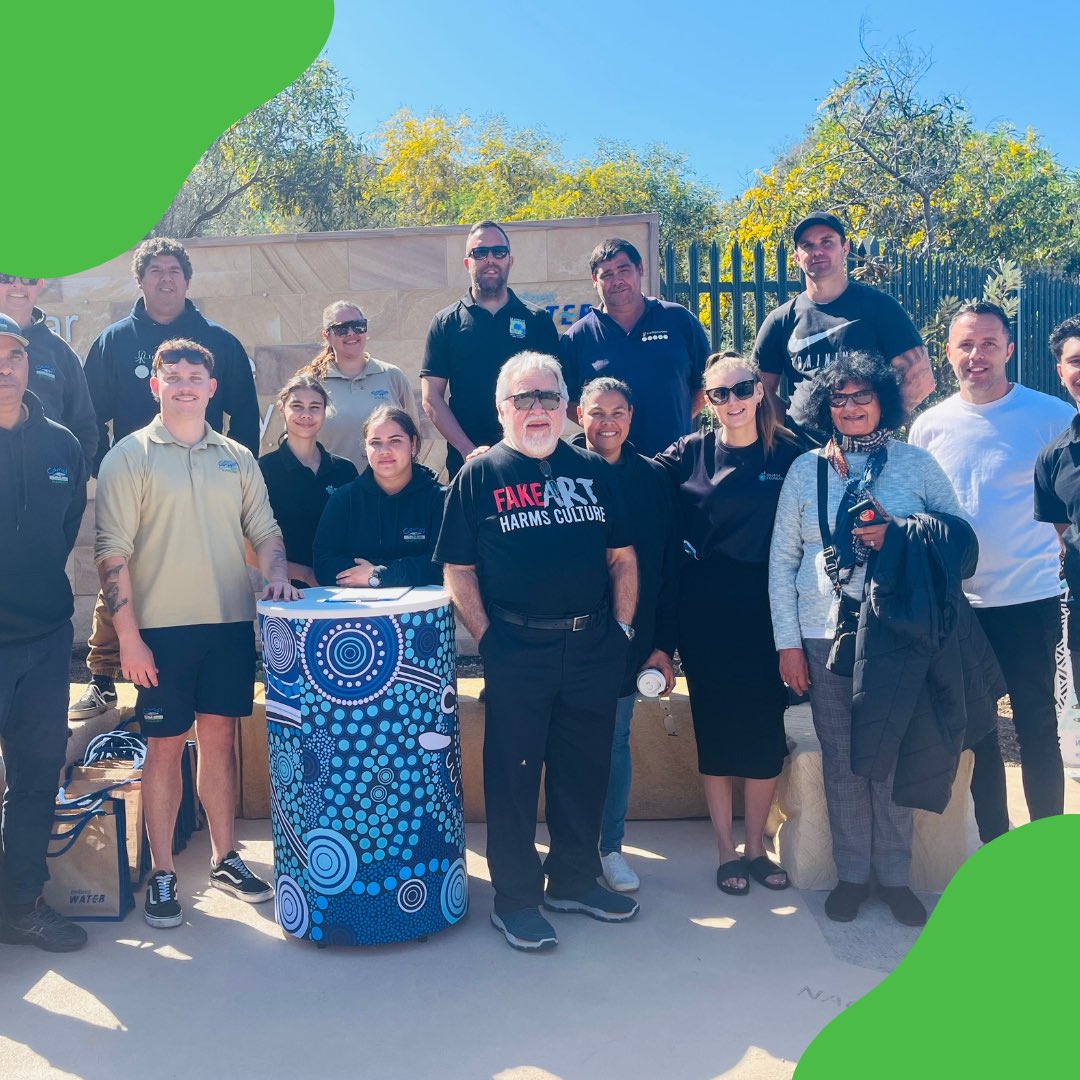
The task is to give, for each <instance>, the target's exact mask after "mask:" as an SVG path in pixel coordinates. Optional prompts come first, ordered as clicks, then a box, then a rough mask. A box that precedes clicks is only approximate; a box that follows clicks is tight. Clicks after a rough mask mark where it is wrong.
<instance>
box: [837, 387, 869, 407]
mask: <svg viewBox="0 0 1080 1080" xmlns="http://www.w3.org/2000/svg"><path fill="white" fill-rule="evenodd" d="M876 397H877V393H876V392H875V391H873V390H856V391H855V393H854V394H830V395H829V405H830V407H831V408H834V409H842V408H843V407H844V406H845V405H846V404H847V403H848V402H849V401H851V402H854V403H855V404H856V405H869V404H870V402H871V401H873V400H874V398H876Z"/></svg>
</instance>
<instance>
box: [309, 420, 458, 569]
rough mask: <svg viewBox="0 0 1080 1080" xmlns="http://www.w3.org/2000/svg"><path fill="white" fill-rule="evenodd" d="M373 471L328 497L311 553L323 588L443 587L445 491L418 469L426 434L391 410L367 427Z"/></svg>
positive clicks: (367, 449)
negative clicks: (440, 541) (439, 557)
mask: <svg viewBox="0 0 1080 1080" xmlns="http://www.w3.org/2000/svg"><path fill="white" fill-rule="evenodd" d="M364 451H365V454H366V455H367V462H368V468H367V469H366V470H365V471H364V472H363V473H361V474H360V475H359V476H358V477H357V478H356V479H355V480H353V481H352V482H351V483H349V484H346V485H345V486H344V487H342V488H339V489H338V490H337V491H335V492H334V494H333V495H331V496H330V501H329V502H328V503H327V504H326V509H325V510H324V511H323V514H322V518H321V519H320V520H319V527H318V529H317V530H316V532H315V543H314V545H313V549H312V557H313V559H314V568H315V577H316V579H317V580H318V582H319V584H320V585H341V586H345V587H349V588H358V587H359V588H363V587H367V588H376V589H377V588H379V587H381V586H391V585H441V584H442V570H441V568H440V567H439V566H438V565H437V564H436V563H433V562H432V560H431V554H432V552H433V551H434V549H435V540H436V538H437V537H438V535H439V526H440V524H441V522H442V512H443V495H444V491H443V488H442V486H441V485H440V484H439V482H438V480H437V479H436V476H435V474H434V473H433V472H432V471H431V470H430V469H429V468H427V466H425V465H419V464H417V461H416V458H417V456H418V455H419V453H420V432H419V431H418V430H417V427H416V423H415V422H414V420H413V418H412V417H411V416H410V415H409V414H408V413H407V412H406V411H405V410H404V409H399V408H397V407H395V406H391V405H382V406H380V407H379V408H377V409H376V410H375V411H374V412H373V413H372V414H371V415H370V416H369V417H368V418H367V420H366V421H365V422H364Z"/></svg>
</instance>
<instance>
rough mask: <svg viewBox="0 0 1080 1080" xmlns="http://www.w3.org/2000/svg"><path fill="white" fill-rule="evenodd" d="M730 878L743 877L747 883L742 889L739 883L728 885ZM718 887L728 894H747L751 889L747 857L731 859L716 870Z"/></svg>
mask: <svg viewBox="0 0 1080 1080" xmlns="http://www.w3.org/2000/svg"><path fill="white" fill-rule="evenodd" d="M730 878H742V879H743V881H744V882H745V884H744V885H743V887H742V888H741V889H740V888H739V887H738V886H737V885H728V884H727V882H728V880H729V879H730ZM716 887H717V888H718V889H719V890H720V891H721V892H725V893H727V894H728V896H745V895H746V894H747V893H748V892H749V891H750V877H749V875H748V874H747V872H746V860H745V859H731V860H729V861H728V862H726V863H721V864H720V866H719V868H718V869H717V871H716Z"/></svg>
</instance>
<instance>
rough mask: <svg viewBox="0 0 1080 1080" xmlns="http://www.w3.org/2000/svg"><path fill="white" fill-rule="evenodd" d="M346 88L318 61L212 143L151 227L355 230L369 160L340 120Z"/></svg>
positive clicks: (175, 230) (364, 212)
mask: <svg viewBox="0 0 1080 1080" xmlns="http://www.w3.org/2000/svg"><path fill="white" fill-rule="evenodd" d="M351 97H352V93H351V91H350V90H349V89H348V87H347V85H346V83H345V80H344V79H343V78H342V76H341V75H340V74H339V72H338V71H337V69H336V68H335V67H334V66H333V65H332V64H331V63H330V62H329V61H327V60H317V61H316V62H315V63H314V64H312V65H311V67H309V68H308V69H307V71H305V72H304V74H303V75H302V76H301V77H300V78H299V79H297V80H296V82H294V83H292V84H291V85H290V86H288V87H287V88H286V89H285V90H283V91H282V92H281V93H280V94H278V95H277V96H276V97H274V98H271V100H270V101H268V102H266V104H265V105H262V106H260V107H259V108H258V109H256V110H255V111H254V112H251V113H249V114H248V115H247V116H246V117H244V119H243V120H241V121H239V122H238V123H236V124H234V125H233V126H232V127H231V128H229V129H228V130H227V131H226V132H225V133H224V134H223V135H221V136H220V137H219V138H218V139H216V140H215V141H214V143H213V144H212V145H211V146H210V147H209V149H208V150H207V151H206V153H205V154H203V156H202V157H201V158H200V159H199V161H198V163H197V164H196V166H195V168H194V169H193V170H192V172H191V175H190V176H189V177H188V179H187V181H186V182H185V184H184V186H183V187H182V188H181V189H180V191H179V193H178V194H177V197H176V199H175V200H173V203H172V205H171V206H170V207H169V209H168V211H167V212H166V213H165V216H164V217H163V218H162V219H161V221H160V222H159V223H158V225H157V227H156V228H155V230H154V232H155V234H156V235H159V236H178V237H189V236H202V235H205V234H208V233H212V234H217V235H222V234H235V233H257V232H296V231H300V230H312V231H319V230H325V229H337V228H358V227H360V226H361V225H362V224H364V223H365V221H366V219H367V218H368V217H369V216H373V214H374V213H376V212H377V206H376V207H375V208H372V207H371V202H370V200H369V199H368V198H367V197H366V188H367V180H368V176H369V174H370V173H371V172H372V171H373V166H372V164H371V162H370V160H369V159H367V158H366V156H365V154H364V152H363V147H362V146H361V144H360V142H359V140H358V139H356V138H355V137H354V136H353V135H351V134H350V133H349V131H348V129H347V127H346V124H345V110H346V108H347V106H348V103H349V101H350V100H351Z"/></svg>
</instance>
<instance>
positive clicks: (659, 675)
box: [637, 667, 667, 698]
mask: <svg viewBox="0 0 1080 1080" xmlns="http://www.w3.org/2000/svg"><path fill="white" fill-rule="evenodd" d="M637 688H638V693H639V694H640V695H641V696H642V697H647V698H658V697H659V696H660V695H661V694H662V693H663V692H664V691H665V690H666V689H667V679H666V678H664V673H663V672H662V671H661V670H660V669H659V668H654V667H647V668H645V669H644V670H642V671H640V672H638V677H637Z"/></svg>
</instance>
